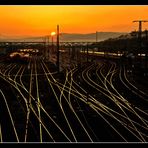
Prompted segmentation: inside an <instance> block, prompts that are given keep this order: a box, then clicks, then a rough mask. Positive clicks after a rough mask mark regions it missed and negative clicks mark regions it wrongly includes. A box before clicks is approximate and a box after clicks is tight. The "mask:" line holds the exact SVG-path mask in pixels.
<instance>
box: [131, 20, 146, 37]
mask: <svg viewBox="0 0 148 148" xmlns="http://www.w3.org/2000/svg"><path fill="white" fill-rule="evenodd" d="M133 22H139V31H138V38H139V40H141V34H142V23H143V22H148V20H135V21H133Z"/></svg>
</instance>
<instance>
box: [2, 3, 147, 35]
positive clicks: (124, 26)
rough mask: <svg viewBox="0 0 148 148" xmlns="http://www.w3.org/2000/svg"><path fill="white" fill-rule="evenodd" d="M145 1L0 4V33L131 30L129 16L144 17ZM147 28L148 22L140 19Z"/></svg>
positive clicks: (135, 25)
mask: <svg viewBox="0 0 148 148" xmlns="http://www.w3.org/2000/svg"><path fill="white" fill-rule="evenodd" d="M147 12H148V6H147V5H139V6H138V5H119V6H118V5H115V6H114V5H86V6H85V5H84V6H83V5H65V6H64V5H61V6H60V5H38V6H36V5H26V6H25V5H17V6H15V5H12V6H9V5H8V6H7V5H6V6H5V5H2V6H0V14H1V15H0V20H1V23H0V35H10V36H26V35H30V36H42V35H46V34H51V32H52V31H55V32H56V26H57V24H59V26H60V32H63V33H93V32H96V31H100V32H104V31H105V32H108V31H109V32H114V31H116V32H131V31H133V30H137V29H138V23H133V22H132V21H133V20H139V19H142V20H148V15H147ZM142 27H143V29H148V23H143V26H142Z"/></svg>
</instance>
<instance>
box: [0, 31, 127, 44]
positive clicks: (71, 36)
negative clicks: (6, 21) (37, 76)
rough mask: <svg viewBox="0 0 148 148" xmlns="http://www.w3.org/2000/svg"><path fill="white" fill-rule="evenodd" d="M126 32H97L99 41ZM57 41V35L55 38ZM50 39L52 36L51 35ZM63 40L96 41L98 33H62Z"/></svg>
mask: <svg viewBox="0 0 148 148" xmlns="http://www.w3.org/2000/svg"><path fill="white" fill-rule="evenodd" d="M125 34H127V33H125V32H97V41H98V42H99V41H103V40H106V39H108V38H116V37H119V36H121V35H125ZM54 40H55V41H56V37H55V39H54ZM0 41H45V36H37V37H32V36H31V37H30V36H28V37H27V36H26V37H19V36H17V37H11V36H2V35H1V36H0ZM49 41H51V38H50V36H49ZM60 41H61V42H80V41H82V42H96V33H89V34H77V33H61V34H60Z"/></svg>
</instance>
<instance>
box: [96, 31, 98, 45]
mask: <svg viewBox="0 0 148 148" xmlns="http://www.w3.org/2000/svg"><path fill="white" fill-rule="evenodd" d="M97 41H98V32H97V31H96V43H97Z"/></svg>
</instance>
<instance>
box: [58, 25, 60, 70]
mask: <svg viewBox="0 0 148 148" xmlns="http://www.w3.org/2000/svg"><path fill="white" fill-rule="evenodd" d="M59 66H60V63H59V25H57V68H58V72H59V71H60V67H59Z"/></svg>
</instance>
